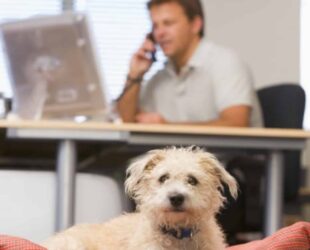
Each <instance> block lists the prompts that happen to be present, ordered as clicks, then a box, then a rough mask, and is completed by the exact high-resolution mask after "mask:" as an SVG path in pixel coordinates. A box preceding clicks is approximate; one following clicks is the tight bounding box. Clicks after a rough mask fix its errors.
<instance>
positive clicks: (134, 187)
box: [125, 150, 164, 199]
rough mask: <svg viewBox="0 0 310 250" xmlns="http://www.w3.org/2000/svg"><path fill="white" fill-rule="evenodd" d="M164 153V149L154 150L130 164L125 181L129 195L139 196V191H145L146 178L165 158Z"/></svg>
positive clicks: (132, 196)
mask: <svg viewBox="0 0 310 250" xmlns="http://www.w3.org/2000/svg"><path fill="white" fill-rule="evenodd" d="M163 153H164V151H163V150H152V151H149V152H148V153H147V154H145V155H143V156H141V157H139V158H138V159H137V160H135V161H134V162H133V163H132V164H130V166H129V167H128V169H127V171H126V173H127V179H126V182H125V190H126V193H127V194H128V195H129V197H131V198H134V199H136V198H138V196H139V193H141V191H143V187H142V186H143V182H144V179H146V176H147V174H148V173H150V172H152V170H153V169H154V168H155V167H156V165H157V164H158V163H159V162H160V161H162V160H163V159H164V156H163ZM144 188H145V187H144Z"/></svg>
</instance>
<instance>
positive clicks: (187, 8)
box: [147, 0, 204, 37]
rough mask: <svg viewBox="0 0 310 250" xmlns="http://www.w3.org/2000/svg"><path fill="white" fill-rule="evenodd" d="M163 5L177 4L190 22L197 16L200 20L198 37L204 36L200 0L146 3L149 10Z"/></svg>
mask: <svg viewBox="0 0 310 250" xmlns="http://www.w3.org/2000/svg"><path fill="white" fill-rule="evenodd" d="M164 3H177V4H179V5H180V6H181V7H182V8H183V10H184V12H185V15H186V16H187V18H188V19H189V20H190V21H192V20H193V19H194V18H195V17H197V16H199V17H200V18H201V19H202V27H201V30H200V32H199V35H200V37H203V35H204V14H203V10H202V5H201V2H200V0H149V2H148V3H147V8H148V9H149V10H150V9H151V8H152V7H154V6H156V5H161V4H164Z"/></svg>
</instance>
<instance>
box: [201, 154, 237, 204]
mask: <svg viewBox="0 0 310 250" xmlns="http://www.w3.org/2000/svg"><path fill="white" fill-rule="evenodd" d="M199 154H200V159H201V163H202V165H204V166H212V169H213V171H214V174H215V175H216V176H217V177H218V178H219V180H220V181H221V182H222V183H225V184H226V185H227V186H228V188H229V192H230V194H231V196H232V197H233V198H235V199H236V198H237V196H238V184H237V181H236V180H235V178H234V177H233V176H231V175H230V174H229V173H228V172H227V171H226V170H225V168H224V167H223V166H222V164H221V163H220V162H219V161H218V159H216V157H215V156H214V155H213V154H210V153H207V152H200V153H199ZM220 188H221V190H223V186H222V185H221V186H220Z"/></svg>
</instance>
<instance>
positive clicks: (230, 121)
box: [135, 105, 251, 127]
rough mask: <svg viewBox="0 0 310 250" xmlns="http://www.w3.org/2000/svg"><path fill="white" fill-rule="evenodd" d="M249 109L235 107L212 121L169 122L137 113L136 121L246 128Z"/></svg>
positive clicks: (155, 116)
mask: <svg viewBox="0 0 310 250" xmlns="http://www.w3.org/2000/svg"><path fill="white" fill-rule="evenodd" d="M250 114H251V107H250V106H247V105H236V106H231V107H228V108H226V109H224V110H223V111H222V112H220V115H219V118H218V119H216V120H212V121H205V122H204V121H201V122H179V123H178V122H169V121H167V120H165V119H164V118H163V117H162V116H161V115H160V114H158V113H139V114H137V116H136V119H135V120H136V121H137V122H139V123H149V124H151V123H157V124H158V123H161V124H183V125H184V124H188V125H206V126H223V127H226V126H227V127H248V126H249V125H250Z"/></svg>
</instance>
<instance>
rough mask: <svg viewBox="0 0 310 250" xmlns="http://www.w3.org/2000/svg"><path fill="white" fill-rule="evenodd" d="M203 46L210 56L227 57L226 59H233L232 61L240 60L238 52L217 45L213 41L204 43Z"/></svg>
mask: <svg viewBox="0 0 310 250" xmlns="http://www.w3.org/2000/svg"><path fill="white" fill-rule="evenodd" d="M203 46H204V47H205V50H207V51H208V52H209V53H210V54H213V55H216V56H220V57H226V58H232V59H239V58H240V56H239V55H238V53H237V52H236V50H235V49H233V48H231V47H228V46H225V45H222V44H218V43H215V42H213V41H209V40H206V41H203Z"/></svg>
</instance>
